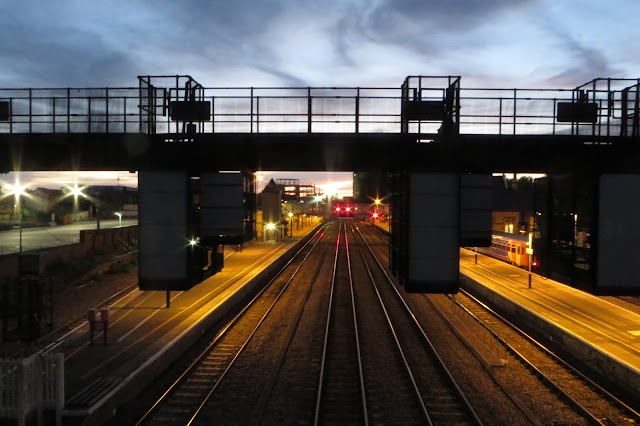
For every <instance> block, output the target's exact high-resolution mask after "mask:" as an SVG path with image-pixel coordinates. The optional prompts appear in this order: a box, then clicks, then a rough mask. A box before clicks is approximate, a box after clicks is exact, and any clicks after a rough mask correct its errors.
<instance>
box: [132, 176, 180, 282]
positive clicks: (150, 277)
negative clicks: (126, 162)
mask: <svg viewBox="0 0 640 426" xmlns="http://www.w3.org/2000/svg"><path fill="white" fill-rule="evenodd" d="M138 193H139V207H140V211H139V215H138V229H139V232H140V241H139V254H138V259H139V265H138V278H139V279H138V281H139V284H138V286H139V288H140V289H141V290H188V289H189V288H191V287H192V286H191V284H190V279H189V272H188V271H189V268H188V262H189V259H188V252H187V250H188V245H189V244H188V238H187V234H188V231H189V218H188V204H187V202H188V176H187V174H186V172H182V171H140V172H139V173H138Z"/></svg>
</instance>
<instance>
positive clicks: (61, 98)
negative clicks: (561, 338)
mask: <svg viewBox="0 0 640 426" xmlns="http://www.w3.org/2000/svg"><path fill="white" fill-rule="evenodd" d="M461 81H462V79H461V78H460V77H458V76H409V77H407V78H406V79H405V80H404V82H402V83H401V84H399V86H398V87H394V88H382V87H372V88H362V87H304V88H300V87H297V88H290V87H235V88H234V87H204V86H202V85H201V84H199V83H198V82H197V81H196V80H195V79H193V78H192V77H190V76H186V75H185V76H140V77H138V85H137V87H124V88H23V89H18V88H16V89H0V171H2V172H7V171H36V170H37V171H42V170H52V171H55V170H65V171H68V170H131V171H138V172H139V173H140V174H139V176H140V193H141V201H140V203H141V207H140V208H141V222H140V224H141V225H140V226H141V228H140V250H141V255H140V256H141V258H140V259H141V263H140V270H141V277H140V278H141V279H140V286H141V288H148V289H167V290H170V289H186V288H189V287H190V286H192V285H195V284H196V283H197V282H200V280H201V279H202V278H203V272H202V271H203V270H206V269H207V268H208V266H211V253H215V251H216V246H217V245H219V244H222V243H224V242H225V241H236V240H237V239H243V238H248V237H249V236H247V233H246V229H245V228H244V226H243V225H242V224H243V223H244V222H245V221H246V214H247V213H246V212H245V211H243V209H244V208H245V207H246V205H249V208H251V203H246V202H244V203H243V201H242V200H243V198H242V197H245V201H246V198H247V194H252V193H253V194H254V193H255V182H253V183H252V182H251V179H252V177H251V176H252V175H251V173H252V172H253V171H256V170H301V171H307V170H308V171H311V170H315V171H318V170H331V171H381V172H388V173H390V174H391V175H392V176H393V187H394V194H393V197H392V209H393V212H392V213H393V222H392V240H391V254H392V256H391V258H392V259H391V264H392V265H391V266H392V269H393V270H394V272H396V273H397V274H398V276H399V277H400V280H401V281H402V282H403V283H405V284H406V285H407V286H408V287H410V288H412V289H414V290H417V291H432V292H451V291H455V290H457V274H458V247H459V246H460V245H461V244H465V245H469V244H471V245H486V244H488V243H489V242H490V226H491V223H490V211H491V206H490V197H489V195H488V194H489V191H488V184H487V180H488V177H489V176H490V174H491V173H495V172H513V171H517V172H521V173H527V172H532V173H547V174H569V175H572V176H589V177H590V178H593V179H595V181H594V182H596V183H595V185H596V189H595V190H594V192H593V194H594V197H595V198H594V199H595V200H596V201H594V203H595V204H594V205H595V206H596V208H595V210H597V211H598V215H597V217H594V218H592V221H593V223H594V224H597V226H595V225H594V227H593V229H594V232H596V237H594V238H595V240H597V241H598V244H599V247H601V248H602V250H600V251H599V253H600V254H599V256H600V257H599V258H598V259H599V260H598V261H597V262H596V264H597V265H598V268H596V269H597V272H595V271H594V272H593V274H596V275H597V277H598V278H597V279H598V280H599V281H598V282H601V283H602V284H603V285H605V286H607V285H613V284H612V283H613V282H614V281H616V280H617V281H616V282H617V284H616V285H617V286H618V285H619V281H620V280H623V281H624V282H627V281H630V280H633V279H636V278H640V273H639V272H638V271H636V270H635V269H634V268H632V267H629V268H627V269H628V270H626V269H625V271H623V272H620V269H619V268H617V267H616V263H615V261H614V259H613V258H609V257H606V256H608V255H605V254H604V253H605V252H606V250H605V249H607V248H608V247H612V248H613V247H626V246H627V245H628V246H629V247H632V239H633V238H635V237H634V235H633V234H634V233H633V232H631V233H626V234H625V233H621V232H618V230H616V227H615V222H616V221H620V220H626V219H627V216H628V219H629V220H630V221H632V220H633V218H631V216H629V213H628V212H629V211H630V206H631V207H634V206H632V205H630V204H629V203H630V202H631V203H632V204H633V201H630V200H634V199H639V198H640V197H636V195H638V194H636V192H637V191H638V189H637V188H639V187H640V185H636V183H637V182H636V180H637V178H638V175H640V170H639V169H640V161H638V160H639V159H640V144H639V143H638V142H639V141H640V122H639V118H640V114H639V105H640V97H639V93H640V92H639V87H640V79H613V78H598V79H594V80H592V81H590V82H587V83H585V84H583V85H580V86H578V87H574V88H560V89H533V88H520V89H514V88H510V89H497V88H465V87H463V85H462V83H461ZM224 170H238V171H242V173H241V174H240V176H241V177H240V178H232V177H229V176H228V175H224V176H222V175H223V174H220V173H218V172H219V171H224ZM621 188H624V189H621ZM605 193H606V194H608V195H607V196H608V197H609V196H611V197H613V199H607V201H606V203H605V202H604V201H603V197H600V194H605ZM611 194H613V195H611ZM254 195H255V194H254ZM254 195H248V197H252V196H254ZM634 197H635V198H634ZM196 199H197V200H198V203H204V204H202V205H199V206H198V207H197V208H195V207H194V203H195V201H194V200H196ZM221 199H222V200H223V201H222V202H221V201H220V200H221ZM176 200H179V202H176ZM236 203H240V204H243V205H244V206H245V207H239V206H237V205H236ZM169 205H171V206H174V207H175V206H177V207H175V208H174V209H173V210H171V212H170V213H171V215H170V216H171V217H172V218H173V219H172V222H171V223H167V221H166V218H165V214H166V206H169ZM234 206H235V207H234ZM163 207H165V208H164V209H163ZM163 210H164V212H163V213H162V215H160V214H159V213H157V211H163ZM195 211H199V213H198V214H194V212H195ZM145 212H146V213H145ZM596 229H597V231H596ZM634 232H635V231H634ZM169 234H171V235H174V237H173V238H167V235H169ZM192 237H196V239H197V240H198V241H199V242H200V243H199V245H197V246H196V247H200V246H201V247H202V249H198V248H194V247H192V246H185V245H184V240H185V239H192ZM158 245H160V246H162V247H163V248H162V249H158V248H157V246H158ZM157 265H163V267H162V268H157ZM210 269H211V268H210ZM212 269H213V270H214V271H215V269H216V268H212ZM623 269H624V268H623ZM614 270H617V272H615V271H614ZM614 272H615V273H614ZM620 274H622V275H620ZM594 276H595V275H594ZM636 282H640V280H636ZM624 285H626V284H624ZM624 285H623V286H624Z"/></svg>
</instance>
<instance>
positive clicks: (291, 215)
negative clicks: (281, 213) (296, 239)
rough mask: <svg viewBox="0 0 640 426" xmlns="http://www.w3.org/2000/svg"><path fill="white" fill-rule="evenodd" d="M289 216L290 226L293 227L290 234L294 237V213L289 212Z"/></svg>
mask: <svg viewBox="0 0 640 426" xmlns="http://www.w3.org/2000/svg"><path fill="white" fill-rule="evenodd" d="M287 216H288V217H289V226H290V227H291V233H290V234H289V236H291V237H293V213H292V212H289V213H288V214H287Z"/></svg>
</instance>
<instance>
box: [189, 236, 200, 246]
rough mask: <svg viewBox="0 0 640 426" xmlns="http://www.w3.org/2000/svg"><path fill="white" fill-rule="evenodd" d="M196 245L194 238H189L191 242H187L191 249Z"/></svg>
mask: <svg viewBox="0 0 640 426" xmlns="http://www.w3.org/2000/svg"><path fill="white" fill-rule="evenodd" d="M197 243H198V240H196V239H195V238H191V240H189V245H190V246H191V247H193V246H195V245H196V244H197Z"/></svg>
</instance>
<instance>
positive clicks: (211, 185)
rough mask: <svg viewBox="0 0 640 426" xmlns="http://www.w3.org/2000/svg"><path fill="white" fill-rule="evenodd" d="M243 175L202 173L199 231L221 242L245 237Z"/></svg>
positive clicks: (203, 236)
mask: <svg viewBox="0 0 640 426" xmlns="http://www.w3.org/2000/svg"><path fill="white" fill-rule="evenodd" d="M242 183H243V176H242V174H241V173H203V174H202V175H201V176H200V234H201V237H202V238H203V239H205V240H209V239H213V240H215V241H216V242H217V243H220V244H241V243H242V242H243V241H244V240H243V237H244V215H243V208H242V205H243V202H242V201H243V196H244V194H243V186H242Z"/></svg>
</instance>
